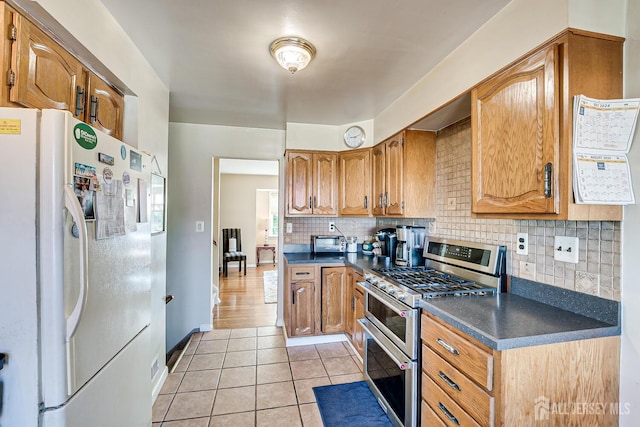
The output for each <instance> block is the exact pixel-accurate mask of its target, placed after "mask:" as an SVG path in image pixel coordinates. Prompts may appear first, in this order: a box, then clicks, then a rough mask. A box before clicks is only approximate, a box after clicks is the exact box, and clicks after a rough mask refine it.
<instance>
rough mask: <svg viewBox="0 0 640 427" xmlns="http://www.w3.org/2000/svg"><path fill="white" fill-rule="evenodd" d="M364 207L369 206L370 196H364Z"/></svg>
mask: <svg viewBox="0 0 640 427" xmlns="http://www.w3.org/2000/svg"><path fill="white" fill-rule="evenodd" d="M364 208H365V209H368V208H369V196H364Z"/></svg>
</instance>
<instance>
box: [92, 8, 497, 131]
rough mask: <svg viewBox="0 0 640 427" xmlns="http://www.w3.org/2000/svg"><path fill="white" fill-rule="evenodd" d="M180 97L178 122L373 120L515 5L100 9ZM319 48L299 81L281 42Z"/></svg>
mask: <svg viewBox="0 0 640 427" xmlns="http://www.w3.org/2000/svg"><path fill="white" fill-rule="evenodd" d="M101 1H102V3H104V5H105V6H106V7H107V9H108V10H109V11H110V12H111V14H112V15H113V16H114V17H115V18H116V20H117V21H118V22H119V23H120V25H121V26H122V27H123V29H124V30H125V32H126V33H127V34H128V35H129V36H130V38H131V39H132V40H133V42H134V43H135V44H136V45H137V46H138V48H139V49H140V51H141V52H142V54H143V55H144V56H145V57H146V58H147V60H148V61H149V63H150V64H151V66H152V67H153V68H154V69H155V70H156V72H157V74H158V75H159V76H160V79H161V80H162V81H163V82H164V83H165V85H166V86H167V87H168V88H169V90H170V121H172V122H185V123H201V124H215V125H229V126H243V127H258V128H272V129H285V126H286V123H287V122H296V123H314V124H326V125H343V124H347V123H353V122H359V121H364V120H370V119H372V118H374V117H375V116H376V115H377V114H379V113H380V112H381V111H383V110H384V109H385V108H386V107H388V106H389V105H390V104H391V103H392V102H393V101H394V100H396V99H397V98H398V97H399V96H400V95H402V94H403V93H404V92H406V91H407V90H408V89H410V88H411V86H413V85H414V84H415V83H416V82H417V81H418V80H419V79H420V78H421V77H422V76H424V75H425V74H426V73H427V72H428V71H429V70H430V69H431V68H432V67H433V66H434V65H436V64H437V63H438V62H440V61H441V60H442V59H443V58H444V57H445V56H446V55H447V54H449V53H450V52H451V51H452V50H454V49H455V48H456V46H458V45H459V44H460V43H461V42H462V41H464V40H465V39H466V38H468V37H469V36H470V35H471V34H472V33H473V32H474V31H475V30H477V29H478V28H479V27H480V26H482V25H483V24H484V23H485V22H486V21H487V20H488V19H490V18H491V17H492V16H493V15H495V14H496V12H497V11H499V10H500V9H501V8H503V7H504V6H505V5H506V4H507V3H508V2H509V0H483V1H478V0H406V1H389V0H323V1H320V0H315V1H312V0H306V1H305V0H185V1H175V0H136V1H131V0H101ZM282 36H298V37H303V38H305V39H307V40H309V41H310V42H311V43H313V44H314V45H315V47H316V49H317V54H316V57H315V59H314V60H313V61H312V62H311V64H310V65H309V66H308V67H307V68H306V69H304V70H301V71H299V72H297V73H296V74H294V75H291V74H289V72H287V71H286V70H284V69H282V68H280V67H279V66H278V65H277V64H276V62H275V61H274V60H273V58H272V57H271V55H270V53H269V45H270V43H271V42H272V41H273V40H275V39H276V38H278V37H282Z"/></svg>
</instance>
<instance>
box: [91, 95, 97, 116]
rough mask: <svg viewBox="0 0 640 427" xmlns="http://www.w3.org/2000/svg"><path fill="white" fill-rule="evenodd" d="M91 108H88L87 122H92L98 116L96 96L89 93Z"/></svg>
mask: <svg viewBox="0 0 640 427" xmlns="http://www.w3.org/2000/svg"><path fill="white" fill-rule="evenodd" d="M90 108H91V109H90V110H89V122H90V123H94V122H95V121H96V119H97V117H98V98H96V97H95V96H93V95H91V107H90Z"/></svg>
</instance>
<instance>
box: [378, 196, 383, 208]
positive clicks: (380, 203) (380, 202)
mask: <svg viewBox="0 0 640 427" xmlns="http://www.w3.org/2000/svg"><path fill="white" fill-rule="evenodd" d="M382 196H383V194H382V193H380V198H379V199H378V206H380V207H382Z"/></svg>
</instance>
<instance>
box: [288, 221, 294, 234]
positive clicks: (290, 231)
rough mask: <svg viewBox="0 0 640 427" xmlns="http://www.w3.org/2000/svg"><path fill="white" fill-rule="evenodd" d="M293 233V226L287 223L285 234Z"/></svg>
mask: <svg viewBox="0 0 640 427" xmlns="http://www.w3.org/2000/svg"><path fill="white" fill-rule="evenodd" d="M291 233H293V224H292V223H290V222H288V223H287V234H291Z"/></svg>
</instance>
